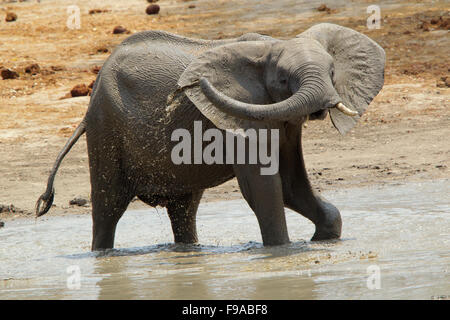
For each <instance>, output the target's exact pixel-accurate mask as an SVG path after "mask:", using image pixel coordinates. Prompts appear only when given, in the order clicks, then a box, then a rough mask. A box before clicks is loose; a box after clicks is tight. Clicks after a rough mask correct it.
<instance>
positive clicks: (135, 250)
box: [0, 180, 450, 299]
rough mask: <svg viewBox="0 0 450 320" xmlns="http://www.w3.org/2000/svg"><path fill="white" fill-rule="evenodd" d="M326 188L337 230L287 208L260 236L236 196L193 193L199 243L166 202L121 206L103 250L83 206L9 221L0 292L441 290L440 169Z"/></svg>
mask: <svg viewBox="0 0 450 320" xmlns="http://www.w3.org/2000/svg"><path fill="white" fill-rule="evenodd" d="M325 196H326V197H327V198H328V199H330V200H331V201H332V202H333V203H334V204H336V205H337V206H338V207H339V208H340V210H341V212H342V216H343V221H344V229H343V239H342V240H341V241H334V242H316V243H313V242H310V241H309V240H308V239H310V237H311V236H312V234H313V232H314V227H313V225H312V224H311V223H309V222H308V221H307V220H306V219H305V218H303V217H302V216H300V215H298V214H296V213H294V212H292V211H287V220H288V228H289V233H290V237H291V240H292V243H291V244H289V245H285V246H279V247H270V248H264V247H263V246H262V245H261V237H260V234H259V229H258V227H257V222H256V218H255V217H254V215H253V213H252V212H251V211H250V209H249V207H248V206H247V204H246V203H245V202H243V201H240V200H237V201H227V202H215V203H206V204H203V205H201V206H200V209H199V214H198V229H199V237H200V242H201V245H192V246H180V245H174V244H172V234H171V230H170V223H169V220H168V217H167V214H166V213H165V211H164V210H162V209H158V210H156V209H148V210H142V211H129V212H127V213H125V215H124V217H123V218H122V220H121V221H120V222H119V225H118V228H117V236H116V249H114V250H111V251H108V252H106V254H95V253H91V252H90V251H89V245H90V238H91V220H90V216H86V215H79V216H78V215H77V216H75V215H74V216H65V217H62V216H53V217H52V215H51V213H50V214H48V215H47V217H45V218H43V219H39V220H37V221H34V220H30V219H16V220H12V221H6V225H5V227H4V228H2V229H0V244H1V247H0V262H1V263H0V299H81V298H85V299H338V298H351V299H360V298H368V299H371V298H413V299H414V298H423V299H430V298H431V297H432V296H441V295H447V296H448V295H450V270H449V269H450V250H449V249H450V183H449V180H442V181H436V182H428V183H420V184H417V183H414V184H413V183H411V184H403V185H390V186H384V187H381V186H380V187H372V188H361V189H349V190H343V191H337V192H331V193H327V194H326V195H325ZM378 271H379V272H378ZM78 280H79V281H78ZM377 288H378V289H377Z"/></svg>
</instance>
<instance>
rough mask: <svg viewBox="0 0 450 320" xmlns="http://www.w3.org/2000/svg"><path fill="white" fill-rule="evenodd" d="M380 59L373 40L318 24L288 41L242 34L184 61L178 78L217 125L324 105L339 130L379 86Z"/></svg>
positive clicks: (321, 109) (301, 114) (307, 112)
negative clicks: (242, 38) (185, 64)
mask: <svg viewBox="0 0 450 320" xmlns="http://www.w3.org/2000/svg"><path fill="white" fill-rule="evenodd" d="M384 63H385V53H384V50H383V49H382V48H381V47H380V46H379V45H378V44H376V43H375V42H374V41H372V40H371V39H369V38H368V37H366V36H365V35H363V34H361V33H358V32H356V31H354V30H352V29H348V28H344V27H341V26H337V25H333V24H327V23H325V24H318V25H316V26H314V27H312V28H310V29H308V30H307V31H305V32H303V33H301V34H299V35H298V36H297V37H296V38H294V39H291V40H275V39H272V40H270V39H267V40H263V41H241V42H235V43H232V44H226V45H223V46H220V47H217V48H214V49H211V50H208V51H206V52H204V53H203V54H201V55H200V56H199V57H198V58H197V59H195V60H194V61H193V62H192V63H191V64H190V65H189V66H188V67H187V68H186V70H185V71H184V73H183V74H182V76H181V77H180V79H179V81H178V85H179V86H180V88H181V89H182V90H183V91H184V92H185V93H186V95H187V96H188V97H189V99H190V100H191V101H192V102H193V103H194V104H195V105H196V106H197V108H198V109H200V111H201V112H202V113H203V114H204V115H205V116H206V117H207V118H208V119H210V120H211V121H212V122H213V123H214V124H215V125H216V126H217V127H219V128H221V129H238V128H246V127H251V126H254V123H255V121H256V122H258V121H263V122H266V123H267V122H289V123H293V124H299V123H302V122H303V121H304V120H305V119H306V118H307V117H310V118H312V119H314V118H324V116H325V115H326V113H327V112H328V111H329V112H330V116H331V119H332V121H333V124H334V126H335V127H336V128H337V129H338V130H339V132H341V133H345V132H347V131H348V130H350V129H351V128H352V127H353V126H354V124H355V123H356V120H357V119H358V118H359V117H360V116H361V115H362V114H363V112H364V110H365V109H366V108H367V106H368V105H369V103H370V102H371V101H372V99H373V98H374V97H375V96H376V95H377V93H378V92H379V91H380V89H381V87H382V86H383V82H384ZM249 121H250V122H251V123H249Z"/></svg>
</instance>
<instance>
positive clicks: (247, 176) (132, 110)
mask: <svg viewBox="0 0 450 320" xmlns="http://www.w3.org/2000/svg"><path fill="white" fill-rule="evenodd" d="M384 64H385V53H384V50H383V49H382V48H381V47H380V46H379V45H378V44H376V43H375V42H374V41H372V40H371V39H369V38H368V37H366V36H365V35H363V34H361V33H358V32H356V31H354V30H352V29H348V28H345V27H341V26H338V25H334V24H327V23H323V24H318V25H315V26H313V27H311V28H310V29H308V30H306V31H305V32H303V33H301V34H299V35H298V36H297V37H295V38H293V39H290V40H278V39H275V38H271V37H269V36H263V35H259V34H254V33H251V34H245V35H243V36H241V37H239V38H235V39H229V40H219V41H206V40H194V39H189V38H185V37H181V36H177V35H173V34H170V33H167V32H161V31H146V32H140V33H137V34H134V35H132V36H131V37H129V38H127V39H126V40H124V41H123V42H122V43H121V44H120V45H119V46H118V47H117V48H116V49H115V51H114V52H113V53H112V54H111V56H110V57H109V58H108V59H107V60H106V61H105V63H104V65H103V67H102V68H101V71H100V72H99V74H98V77H97V80H96V81H95V85H94V87H93V91H92V95H91V99H90V103H89V108H88V110H87V113H86V115H85V117H84V119H83V120H82V122H81V123H80V125H79V126H78V127H77V129H76V130H75V132H74V134H73V135H72V137H71V138H70V139H69V140H68V142H67V144H66V145H65V147H64V148H63V150H62V151H61V152H60V154H59V155H58V157H57V159H56V162H55V164H54V167H53V169H52V171H51V174H50V176H49V180H48V184H47V189H46V191H45V193H44V194H42V195H41V197H40V198H39V200H38V202H37V204H36V215H37V216H41V215H43V214H45V213H46V212H47V211H48V210H49V208H50V207H51V204H52V202H53V198H54V189H53V181H54V178H55V175H56V171H57V169H58V167H59V165H60V163H61V161H62V159H63V158H64V156H65V155H66V154H67V152H68V151H69V150H70V148H71V147H72V146H73V144H74V143H75V142H76V141H77V140H78V138H79V137H80V136H81V135H82V134H83V133H85V132H86V139H87V147H88V156H89V169H90V180H91V200H92V219H93V240H92V250H99V249H107V248H112V247H113V245H114V234H115V229H116V224H117V222H118V221H119V219H120V218H121V216H122V214H123V213H124V211H125V210H126V208H127V206H128V204H129V202H130V201H131V200H132V199H133V198H134V197H135V196H137V197H138V198H139V199H141V200H142V201H144V202H145V203H147V204H149V205H150V206H157V205H162V206H165V207H167V212H168V215H169V217H170V221H171V225H172V230H173V233H174V239H175V242H181V243H194V242H197V232H196V212H197V208H198V205H199V202H200V199H201V197H202V193H203V191H204V189H206V188H211V187H214V186H217V185H219V184H221V183H223V182H225V181H227V180H230V179H232V178H233V177H237V180H238V183H239V187H240V189H241V192H242V194H243V196H244V198H245V199H246V201H247V202H248V204H249V205H250V207H251V208H252V210H253V211H254V213H255V214H256V217H257V220H258V223H259V226H260V230H261V235H262V240H263V243H264V245H280V244H285V243H287V242H289V237H288V232H287V227H286V220H285V215H284V207H287V208H290V209H292V210H294V211H296V212H299V213H301V214H302V215H304V216H305V217H306V218H308V219H309V220H311V221H312V222H313V223H314V224H315V227H316V230H315V233H314V236H313V238H312V240H323V239H333V238H339V237H340V235H341V227H342V222H341V216H340V213H339V210H338V209H337V208H336V207H335V206H333V205H332V204H331V203H329V202H327V201H326V200H325V199H324V198H322V197H321V196H320V195H319V194H317V193H316V192H315V191H314V190H313V189H312V187H311V185H310V182H309V180H308V177H307V173H306V170H305V165H304V161H303V154H302V147H301V133H302V123H303V122H305V121H306V119H307V118H309V119H313V120H314V119H324V118H325V117H326V115H327V113H329V114H330V118H331V120H332V122H333V124H334V126H335V127H336V129H337V130H338V131H339V132H340V133H342V134H344V133H345V132H347V131H348V130H350V129H351V128H352V127H353V126H354V125H355V123H356V121H357V120H358V118H359V117H360V116H361V115H362V114H363V112H364V111H365V109H366V108H367V106H368V105H369V103H370V102H371V101H372V99H373V98H374V97H375V96H376V95H377V94H378V92H379V91H380V90H381V88H382V86H383V82H384ZM194 121H201V123H202V130H203V132H205V131H206V130H208V129H210V128H216V129H218V130H223V131H224V132H225V131H226V130H235V129H245V130H247V129H249V128H268V129H273V128H276V129H278V130H279V142H278V143H279V157H278V161H279V171H278V172H277V173H275V174H272V175H262V174H260V171H259V169H260V168H261V166H262V164H261V163H259V162H258V163H256V164H255V163H253V164H250V163H247V164H246V163H244V164H242V163H241V164H220V163H213V164H206V163H200V164H175V163H174V162H173V161H172V159H171V150H172V148H173V147H174V145H175V144H176V142H174V141H172V139H171V135H172V133H173V131H174V130H176V129H179V128H182V129H185V130H188V131H189V132H191V133H193V131H194V125H193V123H194ZM247 138H248V137H247ZM269 143H270V141H269Z"/></svg>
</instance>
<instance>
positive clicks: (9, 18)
mask: <svg viewBox="0 0 450 320" xmlns="http://www.w3.org/2000/svg"><path fill="white" fill-rule="evenodd" d="M16 20H17V14H15V13H14V12H7V13H6V17H5V21H6V22H12V21H16Z"/></svg>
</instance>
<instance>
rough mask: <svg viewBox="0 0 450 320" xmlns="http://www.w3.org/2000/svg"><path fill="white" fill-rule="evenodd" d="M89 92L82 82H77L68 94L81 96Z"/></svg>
mask: <svg viewBox="0 0 450 320" xmlns="http://www.w3.org/2000/svg"><path fill="white" fill-rule="evenodd" d="M89 92H90V90H89V88H88V87H87V86H86V85H85V84H84V83H83V84H77V85H76V86H75V87H73V88H72V90H70V95H71V96H72V97H82V96H87V95H88V94H89Z"/></svg>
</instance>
